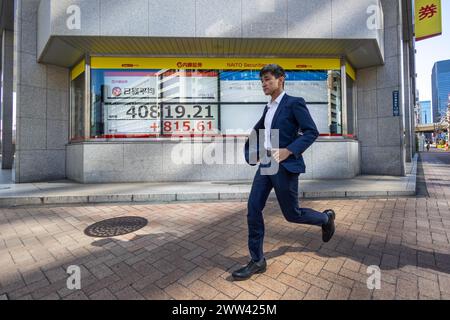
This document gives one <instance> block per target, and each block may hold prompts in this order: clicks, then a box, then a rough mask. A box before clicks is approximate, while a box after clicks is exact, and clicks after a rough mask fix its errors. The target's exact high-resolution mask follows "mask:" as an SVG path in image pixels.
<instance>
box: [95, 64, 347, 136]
mask: <svg viewBox="0 0 450 320" xmlns="http://www.w3.org/2000/svg"><path fill="white" fill-rule="evenodd" d="M91 74H92V78H91V90H92V109H91V132H92V136H93V138H146V137H157V136H171V135H177V136H178V135H182V136H183V135H188V136H192V135H194V136H195V135H205V134H206V135H209V134H213V135H214V134H218V133H221V134H248V133H249V131H250V130H251V129H252V128H253V126H254V125H255V123H256V122H257V121H258V120H259V119H260V118H261V116H262V113H263V110H264V107H265V106H266V104H267V102H268V101H269V97H267V96H265V95H264V93H263V91H262V88H261V80H260V78H259V70H237V71H235V70H233V71H230V70H171V69H162V70H160V69H154V70H113V69H109V70H106V69H94V70H92V72H91ZM286 74H287V79H286V86H285V87H286V88H285V89H286V92H287V93H288V94H289V95H292V96H298V97H303V98H304V99H305V100H306V103H307V106H308V108H309V110H310V113H311V116H312V117H313V119H314V120H315V122H316V124H317V127H318V129H319V131H320V133H322V134H330V133H332V134H341V133H342V121H341V118H342V117H341V87H340V72H339V71H328V70H317V71H316V70H314V71H289V70H288V71H287V72H286Z"/></svg>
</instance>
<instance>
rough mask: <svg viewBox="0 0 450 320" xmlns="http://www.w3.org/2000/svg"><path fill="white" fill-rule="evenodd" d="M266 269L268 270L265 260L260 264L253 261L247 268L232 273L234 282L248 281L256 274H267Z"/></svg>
mask: <svg viewBox="0 0 450 320" xmlns="http://www.w3.org/2000/svg"><path fill="white" fill-rule="evenodd" d="M266 268H267V263H266V259H263V260H262V261H260V262H254V261H253V260H252V261H250V263H249V264H248V265H247V266H246V267H243V268H241V269H239V270H236V271H234V272H233V273H232V276H233V278H234V280H247V279H249V278H250V277H251V276H252V275H254V274H255V273H263V272H265V271H266Z"/></svg>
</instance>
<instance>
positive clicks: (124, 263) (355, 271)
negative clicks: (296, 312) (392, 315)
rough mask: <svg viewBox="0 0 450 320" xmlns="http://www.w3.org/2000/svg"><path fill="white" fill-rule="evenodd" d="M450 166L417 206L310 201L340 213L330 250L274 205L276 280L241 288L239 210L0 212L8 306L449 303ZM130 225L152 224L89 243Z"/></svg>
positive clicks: (438, 164)
mask: <svg viewBox="0 0 450 320" xmlns="http://www.w3.org/2000/svg"><path fill="white" fill-rule="evenodd" d="M446 157H447V158H448V159H450V154H443V153H439V154H437V153H429V154H424V155H423V159H424V163H423V170H422V166H421V165H419V167H420V168H419V174H420V172H422V171H424V172H425V175H426V181H423V179H422V181H421V185H420V186H419V189H420V190H419V195H418V196H417V198H398V199H392V198H390V199H357V200H352V199H345V200H328V201H324V200H320V201H319V200H318V201H303V202H302V206H309V207H313V208H315V209H317V210H324V209H326V208H334V209H335V211H336V212H337V231H336V235H335V237H334V238H333V240H332V241H331V242H330V243H327V244H323V243H322V241H321V231H320V229H319V228H317V227H308V226H300V225H294V224H290V223H288V222H286V221H285V220H284V219H283V217H282V215H281V213H280V212H279V208H278V204H277V203H276V202H272V203H270V204H268V206H267V208H266V210H265V218H266V239H265V251H266V253H267V258H268V264H269V266H268V270H267V272H266V273H264V274H262V275H258V276H255V277H253V278H252V279H251V280H248V281H244V282H233V281H232V280H231V278H230V271H231V270H234V269H235V268H237V267H238V266H239V265H240V264H244V263H246V262H247V259H248V258H247V257H248V252H247V245H246V243H247V226H246V204H245V203H242V202H228V203H224V202H221V203H176V204H167V205H166V204H161V205H156V204H154V205H153V204H152V205H145V204H142V205H140V204H139V205H126V204H120V205H97V206H87V205H85V206H53V207H43V206H39V207H24V208H16V209H0V266H1V267H0V269H1V273H0V299H1V297H2V295H3V294H7V297H8V298H9V299H394V298H398V299H450V245H449V239H450V203H449V201H448V199H449V198H448V197H447V198H446V194H448V193H449V192H448V191H449V190H450V188H449V185H450V183H449V182H448V181H449V180H450V179H448V176H449V175H450V160H448V162H447V158H446ZM419 184H420V183H419ZM121 216H140V217H144V218H146V219H148V221H149V224H148V226H146V227H145V228H143V229H141V230H139V231H138V232H135V233H133V234H130V235H127V236H121V237H117V238H114V239H106V240H105V239H103V240H102V239H99V238H89V237H87V236H86V235H85V234H84V229H85V228H86V227H87V226H89V225H91V224H93V223H95V222H97V221H100V220H104V219H108V218H112V217H121ZM70 265H77V266H80V267H81V269H82V278H81V286H82V288H81V290H79V291H70V290H68V289H67V287H66V280H67V277H68V274H66V270H67V267H68V266H70ZM370 265H379V266H380V267H381V280H382V281H381V289H380V290H369V289H368V288H367V285H366V280H367V277H368V276H369V275H368V274H367V272H366V271H367V267H368V266H370Z"/></svg>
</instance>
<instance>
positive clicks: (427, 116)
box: [419, 101, 433, 124]
mask: <svg viewBox="0 0 450 320" xmlns="http://www.w3.org/2000/svg"><path fill="white" fill-rule="evenodd" d="M419 108H420V109H419V110H420V114H419V123H420V124H430V123H433V118H432V112H431V101H420V102H419Z"/></svg>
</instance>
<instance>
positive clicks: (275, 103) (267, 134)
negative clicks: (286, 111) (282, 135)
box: [264, 91, 286, 150]
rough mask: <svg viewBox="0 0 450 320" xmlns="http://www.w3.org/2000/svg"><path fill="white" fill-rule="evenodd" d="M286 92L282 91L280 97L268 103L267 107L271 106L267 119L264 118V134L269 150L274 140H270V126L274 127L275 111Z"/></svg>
mask: <svg viewBox="0 0 450 320" xmlns="http://www.w3.org/2000/svg"><path fill="white" fill-rule="evenodd" d="M285 94H286V92H284V91H283V92H282V93H281V94H280V95H279V96H278V98H276V99H275V100H274V101H272V102H269V103H268V104H267V107H268V108H269V109H268V110H267V113H266V119H264V128H265V131H264V135H265V141H264V148H266V149H267V150H271V149H272V141H270V136H271V135H270V128H271V127H272V121H273V117H274V116H275V113H276V112H277V109H278V106H279V105H280V102H281V99H283V97H284V95H285Z"/></svg>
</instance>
